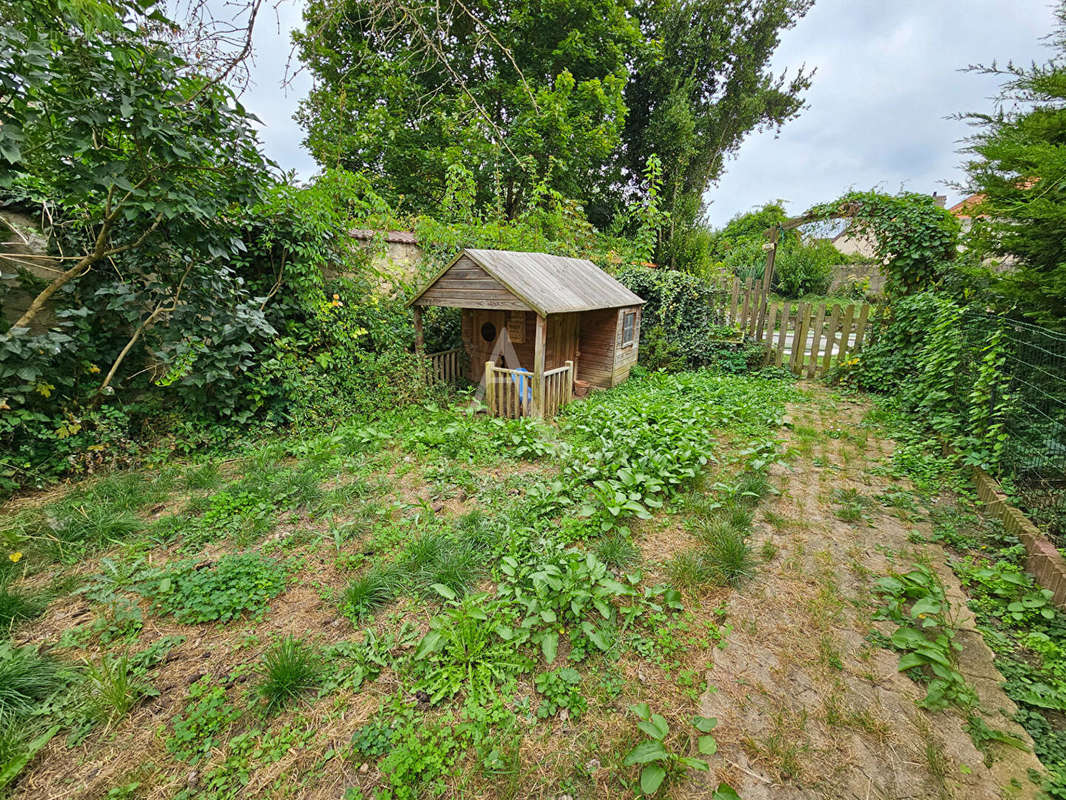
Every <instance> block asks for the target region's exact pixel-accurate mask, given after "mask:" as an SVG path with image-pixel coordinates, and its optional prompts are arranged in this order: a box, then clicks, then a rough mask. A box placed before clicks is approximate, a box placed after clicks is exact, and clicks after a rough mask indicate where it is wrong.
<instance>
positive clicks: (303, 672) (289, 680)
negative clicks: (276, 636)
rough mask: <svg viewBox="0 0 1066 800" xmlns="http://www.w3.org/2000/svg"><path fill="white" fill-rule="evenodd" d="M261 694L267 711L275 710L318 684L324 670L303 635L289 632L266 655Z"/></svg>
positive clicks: (264, 657)
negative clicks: (301, 638) (304, 640)
mask: <svg viewBox="0 0 1066 800" xmlns="http://www.w3.org/2000/svg"><path fill="white" fill-rule="evenodd" d="M260 669H261V680H260V683H259V694H260V695H262V697H263V699H264V700H266V711H267V714H275V713H277V712H278V711H280V710H281V709H282V708H284V707H285V706H287V705H288V704H289V703H291V702H292V701H293V700H295V699H296V698H297V697H299V696H300V695H301V694H303V693H304V692H306V691H308V690H310V689H313V688H315V687H316V686H317V685H318V683H319V680H320V678H321V670H320V665H319V662H318V658H317V657H316V655H315V653H314V651H313V650H312V649H311V648H310V647H308V646H307V645H305V644H304V643H303V642H302V641H300V640H299V639H297V638H295V637H293V636H286V637H285V638H284V639H282V640H281V641H280V642H278V643H277V644H275V645H274V646H273V647H272V648H270V650H268V651H267V653H266V655H265V656H263V662H262V665H261V668H260Z"/></svg>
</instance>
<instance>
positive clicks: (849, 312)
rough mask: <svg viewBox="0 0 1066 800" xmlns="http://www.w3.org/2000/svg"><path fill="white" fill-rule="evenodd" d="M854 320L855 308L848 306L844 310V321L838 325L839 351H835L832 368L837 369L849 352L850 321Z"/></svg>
mask: <svg viewBox="0 0 1066 800" xmlns="http://www.w3.org/2000/svg"><path fill="white" fill-rule="evenodd" d="M854 318H855V306H854V305H850V304H849V305H848V307H847V308H845V309H844V321H843V322H842V323H841V324H840V349H839V350H837V357H836V358H835V359H834V360H833V364H834V366H837V367H839V366H840V365H841V364H843V363H844V361H845V360H847V357H848V354H849V353H850V352H851V321H852V320H853V319H854Z"/></svg>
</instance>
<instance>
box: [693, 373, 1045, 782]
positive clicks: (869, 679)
mask: <svg viewBox="0 0 1066 800" xmlns="http://www.w3.org/2000/svg"><path fill="white" fill-rule="evenodd" d="M808 388H809V389H810V390H811V391H812V392H813V394H814V401H813V402H811V403H805V404H800V405H797V406H794V407H792V408H791V409H790V417H791V419H792V421H793V422H794V425H795V426H796V427H795V429H794V431H793V432H792V434H791V436H790V442H789V444H790V445H791V446H793V447H795V448H797V450H798V454H797V456H796V457H795V458H794V459H793V460H792V462H791V465H790V467H789V468H782V469H781V470H780V471H779V472H778V473H777V474H776V476H775V481H774V482H775V483H776V485H777V486H778V487H779V488H780V489H781V490H782V494H781V495H780V497H778V498H777V499H776V500H775V501H773V502H771V503H769V504H766V503H764V504H763V505H762V506H761V507H760V512H762V513H761V514H760V515H759V516H760V518H761V519H762V521H760V522H759V523H757V525H756V533H755V537H754V539H755V541H754V544H755V548H756V550H757V551H759V550H760V548H761V547H762V545H763V544H764V543H769V547H772V548H775V553H774V555H773V556H772V558H771V559H770V561H769V562H768V563H766V564H763V565H762V566H761V568H760V571H759V573H758V575H757V577H756V578H755V579H754V580H752V581H751V582H750V583H749V584H747V585H746V586H745V587H744V588H742V589H741V590H740V591H738V592H734V593H733V594H732V595H731V597H730V599H729V601H728V604H727V610H726V617H727V619H729V620H730V621H731V622H732V624H733V631H732V633H731V634H730V635H729V637H728V646H727V647H726V648H725V649H724V650H721V651H716V653H715V663H714V665H713V667H712V668H711V669H710V670H709V671H708V673H707V681H708V685H709V687H713V688H711V689H710V690H709V691H707V692H706V693H705V694H704V695H703V697H702V698H701V712H700V713H702V714H705V715H707V716H713V717H717V718H718V720H719V724H718V729H717V730H716V732H715V733H716V736H717V739H718V743H719V754H718V756H717V757H716V758H715V760H714V761H713V762H712V763H713V766H714V767H715V769H714V770H712V772H711V773H710V775H709V776H707V778H700V779H697V780H695V781H692V783H693V784H694V785H693V786H692V787H691V789H692V791H691V795H692V796H703V795H705V794H708V793H709V792H710V790H711V788H712V787H713V785H714V783H713V782H714V781H717V780H728V781H729V782H730V783H731V784H732V785H733V786H735V787H736V789H737V790H738V792H739V794H740V796H741V797H743V798H744V800H815V799H817V800H822V798H832V799H833V800H851V799H854V800H874V799H875V798H883V799H885V800H910V799H913V800H928V799H931V798H943V799H947V798H958V799H959V800H993V799H994V798H1007V797H1009V798H1023V797H1035V796H1036V790H1035V787H1034V786H1033V784H1032V783H1031V782H1030V781H1029V780H1028V778H1027V770H1028V769H1030V768H1034V769H1039V768H1040V764H1039V762H1038V761H1037V760H1036V758H1035V757H1034V756H1033V755H1031V754H1030V753H1027V752H1023V751H1020V750H1018V749H1014V748H1009V747H1004V746H999V745H995V746H994V747H995V748H996V749H995V750H994V755H995V760H994V761H993V763H992V766H991V768H989V767H986V766H985V764H984V763H983V756H982V754H981V753H980V752H979V751H978V750H977V749H976V748H975V746H974V745H973V743H972V741H971V740H970V737H969V735H968V734H967V733H966V731H965V730H964V728H963V725H964V721H963V719H962V717H961V716H960V715H959V714H957V713H955V712H953V711H950V712H939V713H930V712H927V711H924V710H922V709H920V708H919V707H918V705H917V702H918V701H919V700H920V699H922V697H924V694H925V692H924V690H923V689H922V688H921V687H920V686H918V685H917V684H915V683H914V682H912V681H911V680H910V678H908V677H907V676H905V675H904V674H902V673H900V672H899V671H898V670H897V660H898V654H896V653H894V652H890V651H888V650H885V649H882V648H881V647H878V646H876V645H873V644H871V643H870V641H869V640H868V638H867V637H868V635H869V634H870V632H871V631H872V630H873V629H875V628H876V627H879V626H880V630H881V631H882V632H883V633H886V634H887V633H891V631H892V629H894V626H892V625H890V624H888V623H883V622H881V623H875V622H874V621H873V620H872V610H873V605H874V598H873V597H872V595H871V592H870V589H871V585H872V582H873V581H874V580H875V579H876V578H877V577H878V576H880V575H884V574H887V573H888V572H889V571H890V570H892V569H898V570H904V569H907V568H909V567H910V565H911V564H913V563H915V561H916V560H918V559H925V560H928V562H929V563H930V564H931V565H932V566H933V568H934V569H936V570H937V571H938V573H940V575H941V576H942V578H943V581H944V585H945V588H946V591H947V595H948V597H949V599H950V601H951V605H952V607H953V608H954V609H955V610H956V611H957V612H958V613H959V614H960V617H961V627H962V631H961V632H960V634H959V636H960V639H961V640H962V641H963V642H964V644H965V650H964V652H963V653H962V656H961V659H960V669H961V671H962V672H963V673H964V674H966V675H967V678H968V680H969V682H970V683H971V684H972V685H974V686H975V688H976V689H977V690H978V694H979V695H980V697H981V707H982V710H983V712H984V715H985V719H986V721H987V722H988V723H989V724H990V725H992V726H993V727H996V728H999V729H1001V730H1007V731H1009V732H1010V733H1012V734H1014V735H1016V736H1018V737H1020V738H1022V739H1023V740H1025V741H1029V739H1028V737H1027V736H1026V734H1025V732H1024V731H1023V730H1022V729H1021V728H1020V727H1019V726H1018V725H1016V724H1015V723H1013V722H1012V721H1011V719H1010V716H1011V715H1012V714H1013V713H1014V711H1015V707H1014V705H1013V703H1011V701H1010V700H1009V699H1008V698H1007V697H1006V695H1005V694H1004V693H1003V692H1002V691H1001V690H1000V688H999V683H1000V681H1001V678H1000V676H999V674H998V673H997V672H996V670H995V668H994V666H993V664H992V653H991V651H989V650H988V648H987V647H986V646H985V644H984V641H983V639H982V638H981V636H980V634H979V633H977V631H976V630H975V628H974V621H973V616H972V614H971V613H970V611H969V609H967V608H966V606H965V602H964V599H963V595H962V593H961V590H960V588H959V584H958V581H957V579H956V578H955V576H954V574H953V573H952V572H951V570H950V569H949V568H947V567H946V566H945V563H944V555H945V554H944V552H943V550H942V549H941V548H940V547H939V546H936V545H914V544H911V543H910V542H909V541H908V531H909V530H911V529H912V528H914V527H918V528H920V529H922V530H923V532H928V523H926V522H921V523H914V522H905V521H904V520H902V519H899V518H897V517H895V516H892V515H891V514H890V511H891V510H890V509H887V508H885V507H883V506H881V505H880V504H879V503H878V502H877V501H873V503H872V504H871V506H870V509H869V515H870V524H867V523H866V522H863V521H858V522H843V521H841V520H839V519H837V517H836V516H835V512H834V506H833V504H832V502H831V492H832V491H833V490H834V489H847V488H852V489H855V490H857V491H859V492H861V493H862V494H863V495H865V496H867V497H871V498H872V497H873V496H874V495H876V494H878V493H880V492H882V491H883V490H884V488H886V486H887V485H889V483H890V481H889V479H886V478H880V477H876V476H874V475H872V474H871V473H870V468H871V467H873V466H874V464H875V463H876V461H877V459H882V458H885V457H887V456H888V455H889V454H890V453H891V448H892V443H891V442H889V441H884V440H879V439H877V438H876V436H875V435H874V434H873V433H870V434H868V435H867V433H866V431H865V430H864V429H863V428H862V427H861V420H862V417H863V414H864V411H865V408H864V407H861V406H859V405H857V404H853V403H851V402H847V401H839V400H838V401H835V402H834V401H833V400H832V399H831V396H830V394H829V393H828V391H827V390H826V389H824V388H821V387H816V386H813V385H812V386H810V387H808ZM829 430H833V431H835V433H834V437H836V438H830V437H827V436H825V435H824V433H816V432H824V431H829ZM766 512H769V520H770V522H768V521H766V519H765V518H764V516H763V515H765V514H766ZM771 522H772V523H773V524H771ZM886 625H887V626H888V627H883V626H886ZM1030 744H1031V742H1030ZM1012 779H1013V780H1014V781H1017V785H1016V786H1015V787H1013V788H1008V787H1009V786H1010V784H1011V782H1012Z"/></svg>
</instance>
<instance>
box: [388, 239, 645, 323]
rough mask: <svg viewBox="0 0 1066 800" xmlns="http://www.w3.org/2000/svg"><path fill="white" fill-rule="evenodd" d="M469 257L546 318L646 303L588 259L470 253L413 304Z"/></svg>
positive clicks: (426, 289)
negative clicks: (554, 315)
mask: <svg viewBox="0 0 1066 800" xmlns="http://www.w3.org/2000/svg"><path fill="white" fill-rule="evenodd" d="M464 255H465V256H467V257H468V258H469V259H470V260H471V261H473V262H474V263H475V264H477V265H478V266H479V267H481V269H483V270H484V271H485V272H486V273H488V274H489V275H490V276H491V277H492V278H494V279H495V280H496V281H497V282H498V283H500V284H501V286H502V287H503V288H504V289H506V290H507V291H508V292H510V293H511V294H512V295H514V296H515V297H517V298H518V299H519V300H521V301H522V302H523V303H525V304H526V305H528V306H529V307H530V308H531V309H532V310H533V311H536V312H537V313H538V314H541V315H546V314H563V313H567V312H574V311H592V310H595V309H598V308H619V307H622V306H637V305H642V304H643V303H644V301H643V300H642V299H640V297H638V296H637V295H635V294H633V292H631V291H629V289H627V288H626V287H625V286H623V285H622V284H621V283H619V282H618V281H616V280H615V279H614V278H612V277H611V276H610V275H608V274H607V273H606V272H604V271H603V270H602V269H600V268H599V267H597V266H596V265H595V264H593V263H592V262H591V261H588V260H587V259H584V258H565V257H563V256H551V255H548V254H547V253H518V252H515V251H512V250H473V249H467V250H463V251H462V252H461V253H459V254H458V255H457V256H456V257H455V258H454V259H452V261H451V262H450V263H449V264H448V266H447V267H445V268H444V269H443V270H441V272H440V273H439V274H438V275H437V276H436V277H434V278H433V280H431V281H430V282H429V283H428V284H426V285H425V286H424V287H423V288H422V289H421V290H420V291H419V292H418V294H416V295H415V296H414V298H413V299H412V300H411V302H410V303H409V305H411V304H415V303H417V302H418V300H419V298H420V297H422V295H423V294H425V293H426V292H427V291H429V289H431V288H432V287H433V286H434V284H436V283H437V281H439V280H440V279H441V278H443V277H444V275H445V274H447V272H448V271H449V270H450V269H451V268H452V266H454V265H455V263H456V262H457V261H458V260H459V259H460V258H462V257H463V256H464Z"/></svg>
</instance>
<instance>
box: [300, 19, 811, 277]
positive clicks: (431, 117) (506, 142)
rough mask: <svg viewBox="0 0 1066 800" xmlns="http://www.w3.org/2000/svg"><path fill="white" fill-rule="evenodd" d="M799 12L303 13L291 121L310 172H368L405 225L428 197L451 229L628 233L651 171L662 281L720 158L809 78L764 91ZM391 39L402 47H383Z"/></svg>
mask: <svg viewBox="0 0 1066 800" xmlns="http://www.w3.org/2000/svg"><path fill="white" fill-rule="evenodd" d="M808 6H809V4H808V3H806V2H790V3H786V4H782V5H779V6H774V7H773V8H766V9H762V10H761V11H759V12H758V13H757V12H756V11H754V10H753V9H749V8H748V7H746V6H744V5H743V4H740V3H729V4H727V6H726V7H724V8H715V9H713V10H712V9H703V8H702V7H700V8H696V9H695V10H693V9H692V8H690V7H689V6H687V5H685V4H684V3H680V2H670V3H664V4H660V5H658V6H655V7H653V8H649V9H647V10H646V11H645V13H643V14H640V15H633V14H631V13H630V12H629V9H628V7H627V6H626V5H625V3H621V2H615V1H612V2H609V3H606V4H604V3H588V2H583V3H578V4H573V3H569V4H560V3H556V4H550V5H548V6H537V7H535V8H534V7H533V6H530V5H529V4H528V3H527V2H524V0H513V1H512V2H507V3H503V4H498V5H497V6H494V7H493V9H492V10H491V13H488V14H487V16H481V15H482V14H483V13H484V12H480V11H478V12H475V11H472V10H467V9H466V8H465V7H463V6H457V7H454V8H451V9H448V10H445V11H442V12H440V13H437V12H436V11H430V10H429V9H424V10H422V9H419V10H417V11H411V10H409V9H404V8H401V7H399V6H394V5H387V6H384V7H382V8H381V9H379V10H378V12H379V13H377V14H373V15H372V14H368V13H367V11H368V7H367V6H366V5H365V4H364V3H362V2H359V0H350V2H346V3H345V4H344V5H343V6H342V7H341V8H340V9H337V8H334V7H332V6H330V5H329V4H327V3H324V2H319V3H313V4H311V5H310V6H309V7H308V9H307V11H306V12H305V18H306V21H307V26H306V28H307V32H306V33H301V34H298V36H297V46H298V48H299V50H300V54H301V57H302V59H303V61H304V63H306V64H308V66H309V68H310V69H311V71H312V73H314V74H315V76H316V78H317V85H316V88H315V89H314V90H313V91H312V92H311V95H310V97H309V98H308V99H307V100H306V101H305V102H304V103H303V104H302V106H301V109H300V112H299V114H298V119H299V120H300V122H301V123H302V124H303V126H304V127H305V129H306V130H307V132H308V137H307V142H308V146H309V147H310V149H311V152H312V153H313V154H314V156H315V157H316V159H318V160H319V161H320V162H321V163H323V164H328V165H340V166H343V167H345V168H347V169H351V170H356V171H358V170H366V171H368V172H370V173H373V174H374V175H375V177H380V178H381V179H382V180H381V183H382V184H383V185H388V186H389V195H390V198H393V199H395V200H398V199H399V198H400V197H402V198H403V199H404V200H405V201H406V202H408V203H410V204H411V205H412V206H413V207H414V208H415V209H416V210H417V211H425V210H427V209H430V208H434V207H436V205H437V203H439V202H440V198H441V197H444V198H445V201H446V212H447V214H448V215H449V216H452V217H454V216H458V215H460V214H463V215H465V216H469V215H470V212H471V210H476V209H481V210H483V214H484V216H486V217H490V218H492V217H498V216H503V217H507V218H514V217H516V216H519V215H520V214H522V213H523V212H526V213H530V212H531V211H533V210H535V209H538V208H540V207H543V206H544V205H546V203H545V200H548V201H549V202H554V203H558V202H560V201H563V202H573V201H577V202H580V203H582V204H583V205H584V206H585V208H586V209H588V217H589V219H590V220H591V221H592V222H594V223H595V224H597V225H600V226H601V227H606V225H607V224H608V223H609V222H611V221H612V219H614V221H615V223H616V224H618V225H630V226H632V227H635V228H637V230H638V231H639V230H641V229H643V226H642V225H641V223H640V221H639V220H633V219H632V218H631V216H630V215H628V214H626V213H625V211H624V209H625V208H626V205H627V200H628V199H629V197H628V195H629V193H630V187H631V184H632V183H633V182H634V181H633V179H634V178H636V177H637V176H640V175H642V173H643V172H644V170H645V169H646V168H651V165H652V164H653V163H654V162H655V161H656V160H657V159H656V155H657V156H658V157H661V169H662V190H661V192H659V194H660V196H661V200H660V201H658V202H657V203H656V205H658V206H660V207H661V212H662V213H663V215H664V216H665V215H669V216H670V217H671V218H672V219H673V220H674V222H675V226H673V227H672V229H671V232H672V233H673V236H672V237H671V242H670V245H669V246H668V247H665V248H660V249H661V250H662V251H663V252H662V255H664V256H665V259H664V260H666V261H668V262H670V263H671V264H673V265H675V266H676V265H677V263H678V262H680V260H681V258H686V259H689V258H692V257H693V256H694V254H695V250H696V248H693V247H692V246H690V245H689V244H688V240H689V238H690V235H691V233H692V223H693V222H694V220H695V218H696V214H697V212H698V209H699V207H700V203H701V195H702V192H703V191H704V189H706V187H707V184H708V182H709V181H711V180H713V179H714V178H715V177H717V176H718V174H719V173H720V171H721V169H722V164H723V163H724V158H725V156H726V154H727V153H729V152H732V151H733V150H734V149H735V148H736V147H737V146H739V144H740V142H741V141H742V139H743V137H744V136H745V135H746V134H747V133H748V132H750V131H751V130H753V129H755V128H757V127H758V126H760V125H763V124H770V125H780V124H783V123H784V122H786V121H787V120H789V119H791V118H792V117H793V116H794V115H795V114H796V113H797V112H798V111H799V108H800V104H801V103H800V100H799V95H800V94H801V93H802V91H803V90H804V89H805V88H806V87H807V85H808V83H809V77H808V76H807V75H806V74H805V73H800V74H798V75H797V76H796V77H795V78H793V79H792V80H786V79H785V78H784V77H783V76H782V77H780V78H775V77H774V76H772V75H771V74H770V73H769V72H768V64H769V60H770V57H771V56H772V54H773V52H774V50H775V49H776V47H777V44H778V31H779V30H780V29H782V28H785V27H789V26H790V25H792V24H793V23H794V22H795V20H797V19H798V18H799V17H801V16H802V15H803V14H804V13H805V12H806V10H807V8H808ZM398 30H403V31H405V32H406V33H407V34H409V35H405V36H403V37H395V36H392V35H390V33H391V32H392V31H398ZM487 31H488V32H491V35H490V36H488V37H486V36H485V32H487ZM431 41H444V42H447V45H446V46H444V47H427V46H426V43H428V42H431ZM664 42H672V43H673V45H672V46H669V47H667V46H665V45H664V44H663V43H664ZM739 43H745V45H744V47H743V48H739ZM738 52H743V57H738V55H737V53H738ZM341 65H347V66H341ZM352 65H356V66H355V67H354V69H353V68H352ZM401 65H402V66H401ZM356 76H358V78H357V77H356ZM694 76H695V77H694ZM413 96H417V97H423V98H427V99H426V101H425V102H423V103H417V104H412V103H410V102H408V98H410V97H413ZM727 109H728V111H727ZM471 115H473V118H474V119H476V120H477V124H470V117H471ZM726 118H728V119H729V123H728V124H725V123H724V121H723V120H724V119H726ZM655 182H657V181H655ZM565 198H573V201H565ZM660 204H661V205H660ZM579 213H581V216H582V217H584V216H585V214H584V213H583V212H579Z"/></svg>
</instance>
